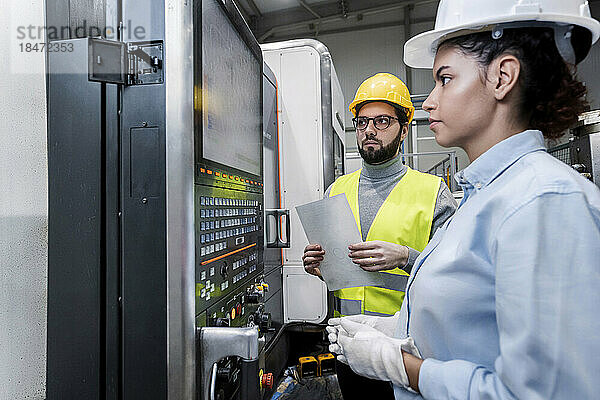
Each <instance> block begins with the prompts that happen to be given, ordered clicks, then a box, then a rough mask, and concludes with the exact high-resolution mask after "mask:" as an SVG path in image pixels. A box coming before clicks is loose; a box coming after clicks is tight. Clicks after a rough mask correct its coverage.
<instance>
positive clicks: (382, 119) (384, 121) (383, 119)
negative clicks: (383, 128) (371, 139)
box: [375, 117, 389, 125]
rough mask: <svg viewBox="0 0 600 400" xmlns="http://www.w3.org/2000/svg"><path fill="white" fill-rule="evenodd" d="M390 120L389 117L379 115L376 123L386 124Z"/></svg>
mask: <svg viewBox="0 0 600 400" xmlns="http://www.w3.org/2000/svg"><path fill="white" fill-rule="evenodd" d="M388 121H389V119H388V117H377V118H376V120H375V123H377V124H382V125H385V124H387V123H388Z"/></svg>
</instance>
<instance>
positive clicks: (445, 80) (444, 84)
mask: <svg viewBox="0 0 600 400" xmlns="http://www.w3.org/2000/svg"><path fill="white" fill-rule="evenodd" d="M440 81H441V82H442V86H446V83H448V82H450V77H448V76H442V78H441V79H440Z"/></svg>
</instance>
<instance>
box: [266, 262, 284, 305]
mask: <svg viewBox="0 0 600 400" xmlns="http://www.w3.org/2000/svg"><path fill="white" fill-rule="evenodd" d="M265 282H266V283H267V284H268V285H269V291H268V292H267V295H266V298H267V299H270V298H271V297H273V296H275V295H276V294H277V293H278V292H279V291H280V290H281V287H282V285H283V280H282V275H281V266H280V267H279V268H269V269H267V268H266V267H265ZM278 295H279V297H281V292H279V293H278Z"/></svg>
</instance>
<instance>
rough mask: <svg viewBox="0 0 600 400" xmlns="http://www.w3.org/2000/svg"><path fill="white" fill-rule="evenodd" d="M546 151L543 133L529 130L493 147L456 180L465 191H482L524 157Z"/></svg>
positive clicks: (460, 173) (457, 176)
mask: <svg viewBox="0 0 600 400" xmlns="http://www.w3.org/2000/svg"><path fill="white" fill-rule="evenodd" d="M545 149H546V146H545V144H544V136H543V135H542V132H540V131H536V130H527V131H524V132H521V133H518V134H516V135H513V136H511V137H509V138H507V139H504V140H503V141H501V142H500V143H498V144H496V145H494V146H492V147H491V148H490V149H489V150H487V151H486V152H485V153H483V154H482V155H480V156H479V157H478V158H477V159H476V160H475V161H473V162H472V163H471V164H470V165H469V166H468V167H467V168H465V169H463V170H462V171H459V172H458V173H457V174H456V176H455V179H456V181H457V182H458V184H459V185H460V186H461V187H462V188H463V190H465V188H469V187H475V188H476V189H481V188H483V187H485V186H487V185H489V184H490V183H491V182H492V181H493V180H494V179H495V178H496V177H498V175H500V174H501V173H502V172H504V170H506V169H507V168H508V167H510V166H511V165H512V164H514V163H515V162H516V161H517V160H518V159H520V158H521V157H523V156H524V155H526V154H529V153H532V152H534V151H538V150H545Z"/></svg>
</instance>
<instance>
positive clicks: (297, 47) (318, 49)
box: [261, 39, 345, 323]
mask: <svg viewBox="0 0 600 400" xmlns="http://www.w3.org/2000/svg"><path fill="white" fill-rule="evenodd" d="M261 48H262V51H263V58H264V61H265V62H266V63H267V65H268V66H269V67H270V68H271V70H272V71H273V72H274V74H275V76H276V78H277V81H278V110H277V111H278V116H279V118H278V119H279V122H278V123H279V152H280V160H281V177H280V178H281V189H282V190H281V193H282V195H281V200H282V204H281V208H285V209H289V210H290V218H291V232H290V239H291V246H290V248H288V249H283V309H284V322H293V321H303V322H313V323H319V322H322V321H323V320H324V319H325V318H326V317H327V287H326V286H325V283H324V282H323V281H321V280H320V279H319V278H317V277H315V276H312V275H309V274H308V273H306V272H305V271H304V267H303V265H302V254H303V252H304V248H305V247H306V245H308V240H307V238H306V235H305V234H304V230H303V229H302V225H301V223H300V219H299V218H298V213H297V212H296V209H295V207H296V206H298V205H301V204H305V203H309V202H312V201H316V200H319V199H322V198H323V195H324V192H325V190H326V189H327V187H328V186H329V185H331V183H333V181H334V180H335V179H336V178H337V177H338V176H340V175H342V174H343V171H344V166H343V164H344V149H345V132H344V123H343V121H344V96H343V94H342V89H341V86H340V83H339V81H338V78H337V75H336V72H335V68H334V66H333V62H332V59H331V55H330V53H329V50H328V49H327V47H325V45H323V44H322V43H320V42H318V41H316V40H311V39H300V40H290V41H285V42H278V43H269V44H265V45H261Z"/></svg>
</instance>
